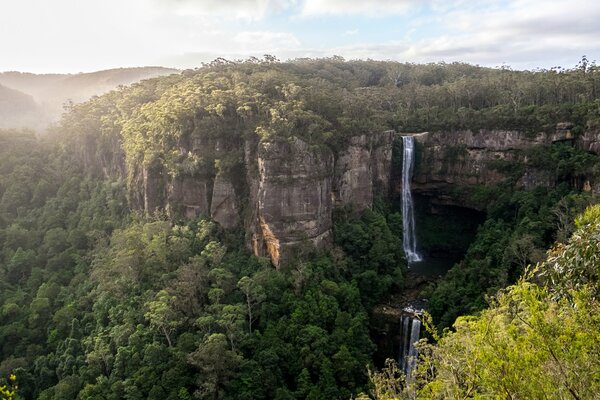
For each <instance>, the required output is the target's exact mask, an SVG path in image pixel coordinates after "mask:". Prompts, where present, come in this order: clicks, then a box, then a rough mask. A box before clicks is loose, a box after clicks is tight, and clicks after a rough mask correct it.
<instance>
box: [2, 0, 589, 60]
mask: <svg viewBox="0 0 600 400" xmlns="http://www.w3.org/2000/svg"><path fill="white" fill-rule="evenodd" d="M598 21H600V1H597V0H477V1H467V0H371V1H368V0H0V71H8V70H18V71H30V72H82V71H94V70H100V69H107V68H114V67H120V66H145V65H163V66H168V67H177V68H191V67H195V66H199V64H200V63H201V62H203V61H210V60H212V59H214V58H216V57H225V58H230V59H234V58H246V57H248V56H251V55H254V56H261V55H263V54H273V55H275V56H277V57H278V58H280V59H282V60H285V59H288V58H296V57H325V56H331V55H341V56H343V57H345V58H347V59H355V58H373V59H382V60H399V61H408V62H437V61H446V62H452V61H465V62H469V63H473V64H480V65H486V66H492V67H494V66H500V65H503V64H504V65H508V66H511V67H513V68H517V69H533V68H538V67H539V68H550V67H553V66H563V67H573V66H574V65H575V64H577V62H578V60H580V59H581V56H583V55H587V56H588V58H589V59H590V60H599V61H600V23H599V22H598Z"/></svg>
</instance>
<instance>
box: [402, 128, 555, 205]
mask: <svg viewBox="0 0 600 400" xmlns="http://www.w3.org/2000/svg"><path fill="white" fill-rule="evenodd" d="M414 137H415V140H416V141H417V143H418V144H419V151H418V153H419V157H418V160H417V163H416V166H415V173H414V178H413V181H414V190H415V191H416V192H417V193H419V192H439V191H446V192H449V190H448V188H449V186H470V185H479V184H495V183H500V182H501V181H503V180H504V179H506V175H505V174H503V173H502V172H500V171H499V170H498V169H497V168H494V165H497V164H498V163H499V162H500V163H501V162H517V161H518V158H519V156H520V155H519V152H518V150H525V149H527V148H531V147H533V146H536V145H541V144H550V143H552V138H551V137H550V136H549V135H546V134H538V135H537V136H535V137H530V136H527V135H525V134H524V133H522V132H517V131H488V130H480V131H476V132H473V131H468V130H467V131H456V132H436V133H429V132H426V133H421V134H415V135H414ZM529 174H530V175H532V174H534V175H535V173H532V172H531V171H530V172H529ZM523 182H524V184H531V185H535V184H536V183H535V182H536V180H535V179H528V180H527V179H526V180H524V181H523ZM541 184H546V182H542V183H541ZM526 188H529V187H526Z"/></svg>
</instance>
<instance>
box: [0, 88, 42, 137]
mask: <svg viewBox="0 0 600 400" xmlns="http://www.w3.org/2000/svg"><path fill="white" fill-rule="evenodd" d="M48 121H49V119H48V117H47V116H46V114H45V112H44V110H43V109H42V107H40V106H39V105H38V104H37V103H36V102H35V100H34V99H33V97H32V96H30V95H28V94H25V93H23V92H21V91H19V90H15V89H11V88H8V87H6V86H3V85H0V128H19V127H28V128H33V129H40V128H42V126H45V125H46V124H47V123H48Z"/></svg>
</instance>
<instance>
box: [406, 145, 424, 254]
mask: <svg viewBox="0 0 600 400" xmlns="http://www.w3.org/2000/svg"><path fill="white" fill-rule="evenodd" d="M402 147H403V148H404V154H403V156H402V223H403V237H402V241H403V242H404V254H405V255H406V260H407V261H408V264H409V265H410V263H413V262H418V261H421V256H420V255H419V253H417V237H416V235H415V215H414V211H413V201H412V194H411V192H410V182H411V180H412V173H413V165H414V158H413V155H414V149H415V142H414V138H413V137H412V136H402Z"/></svg>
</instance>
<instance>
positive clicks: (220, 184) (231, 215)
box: [210, 175, 240, 229]
mask: <svg viewBox="0 0 600 400" xmlns="http://www.w3.org/2000/svg"><path fill="white" fill-rule="evenodd" d="M210 215H211V217H212V218H213V219H214V220H215V221H216V222H218V223H219V224H220V225H221V226H222V227H223V228H225V229H232V228H234V227H235V226H237V225H238V224H239V221H240V217H239V214H238V205H237V199H236V195H235V188H234V187H233V183H231V181H230V180H229V179H227V177H225V176H223V175H217V177H216V178H215V184H214V186H213V192H212V201H211V204H210Z"/></svg>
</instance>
